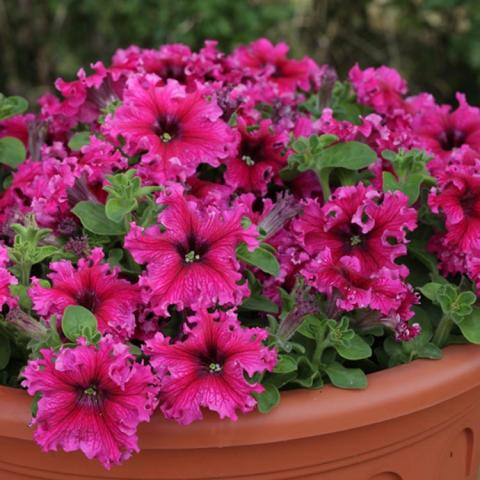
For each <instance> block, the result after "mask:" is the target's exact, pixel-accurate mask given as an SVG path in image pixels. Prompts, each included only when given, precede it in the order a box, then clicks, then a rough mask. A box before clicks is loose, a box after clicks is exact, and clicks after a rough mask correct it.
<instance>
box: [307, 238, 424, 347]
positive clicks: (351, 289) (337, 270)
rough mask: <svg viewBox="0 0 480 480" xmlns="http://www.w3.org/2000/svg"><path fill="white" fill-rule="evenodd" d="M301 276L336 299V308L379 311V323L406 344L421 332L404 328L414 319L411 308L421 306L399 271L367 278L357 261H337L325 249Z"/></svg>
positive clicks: (379, 272)
mask: <svg viewBox="0 0 480 480" xmlns="http://www.w3.org/2000/svg"><path fill="white" fill-rule="evenodd" d="M301 273H302V274H303V275H304V277H305V278H306V280H307V283H308V284H309V285H311V286H313V287H314V288H315V289H316V290H318V291H319V292H322V293H325V294H327V295H328V297H329V298H331V299H333V301H334V302H335V305H336V307H337V308H340V309H341V310H344V311H351V310H355V309H369V310H373V311H377V312H379V315H378V316H377V317H376V319H377V323H383V324H385V325H387V326H388V327H391V328H392V329H393V330H394V331H396V332H397V334H398V335H399V336H400V337H401V338H402V339H403V340H405V339H407V338H406V335H407V333H408V332H410V333H411V335H412V337H413V336H415V335H416V334H417V333H418V332H419V329H418V328H416V327H415V328H414V329H413V330H410V329H409V326H408V325H407V327H405V325H404V324H406V322H407V320H408V319H410V318H411V317H412V316H413V312H412V310H411V307H412V306H413V305H414V304H416V303H419V302H418V298H417V296H416V295H415V294H414V292H413V289H412V287H411V286H410V285H409V284H407V283H405V281H404V279H403V276H402V274H401V273H400V271H399V270H391V269H388V268H382V269H380V270H379V271H378V272H376V273H373V274H370V275H368V274H365V273H364V272H363V271H362V267H361V264H360V261H359V259H358V258H357V257H351V256H343V257H341V258H340V259H339V260H335V259H334V257H333V256H332V253H331V251H330V249H329V248H328V247H326V248H325V250H323V251H322V252H321V253H319V254H318V255H317V256H316V258H315V259H313V260H312V261H311V262H309V263H307V264H306V266H305V268H303V270H302V272H301ZM399 332H401V333H399ZM398 335H397V336H398ZM400 337H399V338H400Z"/></svg>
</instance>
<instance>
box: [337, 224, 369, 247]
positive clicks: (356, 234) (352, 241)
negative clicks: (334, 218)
mask: <svg viewBox="0 0 480 480" xmlns="http://www.w3.org/2000/svg"><path fill="white" fill-rule="evenodd" d="M342 236H343V237H344V241H345V246H346V249H347V250H348V251H350V250H352V249H353V248H355V247H358V246H360V245H362V244H363V243H364V241H365V234H364V233H363V232H362V229H361V227H360V226H359V225H357V224H356V223H352V224H350V225H348V228H347V229H346V230H345V232H344V233H343V234H342Z"/></svg>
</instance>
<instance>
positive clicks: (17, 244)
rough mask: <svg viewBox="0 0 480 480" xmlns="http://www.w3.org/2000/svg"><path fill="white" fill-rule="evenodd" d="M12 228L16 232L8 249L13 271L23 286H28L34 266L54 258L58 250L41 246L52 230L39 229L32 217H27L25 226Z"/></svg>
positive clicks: (16, 225)
mask: <svg viewBox="0 0 480 480" xmlns="http://www.w3.org/2000/svg"><path fill="white" fill-rule="evenodd" d="M11 228H12V230H13V231H14V232H15V238H14V241H13V246H12V247H10V248H9V249H8V255H9V257H10V260H11V261H12V262H13V263H14V266H13V267H12V268H11V270H12V272H13V273H14V274H15V275H16V276H17V277H18V278H19V279H20V283H21V284H22V285H24V286H28V285H29V283H30V270H31V268H32V266H33V265H36V264H37V263H41V262H43V261H44V260H45V259H47V258H49V257H51V256H53V255H54V254H55V253H57V252H58V248H57V247H55V246H53V245H42V244H41V243H42V241H44V240H45V238H46V237H47V236H48V235H49V234H50V229H48V228H38V226H37V224H36V222H35V219H34V218H33V217H31V216H27V217H26V220H25V225H20V224H13V225H12V227H11Z"/></svg>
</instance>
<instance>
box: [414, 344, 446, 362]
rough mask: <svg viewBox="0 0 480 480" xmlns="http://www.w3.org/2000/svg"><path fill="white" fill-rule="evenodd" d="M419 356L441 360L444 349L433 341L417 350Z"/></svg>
mask: <svg viewBox="0 0 480 480" xmlns="http://www.w3.org/2000/svg"><path fill="white" fill-rule="evenodd" d="M417 357H418V358H428V359H430V360H440V359H441V358H442V350H441V349H440V348H438V347H437V346H436V345H434V344H433V343H427V344H426V345H424V346H423V347H422V348H420V349H419V350H418V351H417Z"/></svg>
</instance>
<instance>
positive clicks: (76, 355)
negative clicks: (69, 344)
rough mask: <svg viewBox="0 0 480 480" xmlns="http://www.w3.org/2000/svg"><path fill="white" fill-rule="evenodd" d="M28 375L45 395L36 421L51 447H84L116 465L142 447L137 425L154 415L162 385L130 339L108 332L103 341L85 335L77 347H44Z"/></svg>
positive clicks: (38, 434) (31, 389) (43, 442)
mask: <svg viewBox="0 0 480 480" xmlns="http://www.w3.org/2000/svg"><path fill="white" fill-rule="evenodd" d="M23 376H24V377H25V380H24V382H23V386H24V387H25V388H27V390H28V393H29V394H30V395H32V396H34V395H39V396H40V399H39V401H38V411H37V414H36V415H35V416H34V418H33V419H32V424H33V425H35V426H36V431H35V440H36V441H37V443H38V444H39V445H40V446H41V447H42V448H43V450H44V451H45V452H47V451H50V450H55V451H56V450H58V449H59V448H61V449H63V450H65V451H66V452H72V451H74V450H81V451H82V452H83V453H84V454H85V455H86V456H87V458H89V459H93V458H95V459H97V460H99V461H100V462H101V463H102V464H103V465H104V466H105V467H106V468H110V466H111V465H112V464H118V463H120V462H121V461H123V460H126V459H128V458H129V457H130V456H131V454H132V453H133V452H138V451H139V448H138V439H137V435H136V430H137V426H138V424H139V423H140V422H148V421H149V420H150V416H151V414H152V412H153V410H154V408H155V406H156V398H155V397H156V395H157V392H158V387H157V386H156V380H155V377H154V376H153V374H152V372H151V369H150V367H149V366H146V365H142V364H139V363H135V362H134V358H133V356H132V355H131V354H130V353H129V352H128V347H127V346H126V345H123V344H120V343H115V342H114V340H113V339H112V338H111V337H110V336H106V337H103V338H102V339H101V340H100V343H99V345H98V347H96V346H93V345H87V344H86V343H85V341H84V340H82V339H79V340H78V344H77V346H76V347H75V348H66V347H63V348H61V349H60V351H59V352H55V351H54V350H52V349H44V350H42V351H41V357H40V358H39V359H37V360H30V361H29V362H28V365H27V367H26V368H25V370H24V373H23Z"/></svg>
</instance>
